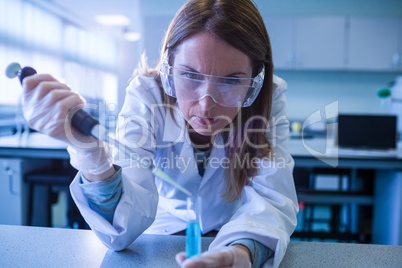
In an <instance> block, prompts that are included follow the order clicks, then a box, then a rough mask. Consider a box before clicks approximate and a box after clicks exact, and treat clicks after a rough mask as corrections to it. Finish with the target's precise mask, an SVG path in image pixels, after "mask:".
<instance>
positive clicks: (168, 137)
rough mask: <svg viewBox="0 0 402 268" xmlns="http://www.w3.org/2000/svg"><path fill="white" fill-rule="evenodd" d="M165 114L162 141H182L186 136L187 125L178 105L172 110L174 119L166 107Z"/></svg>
mask: <svg viewBox="0 0 402 268" xmlns="http://www.w3.org/2000/svg"><path fill="white" fill-rule="evenodd" d="M165 110H166V116H165V127H164V130H163V137H162V141H163V142H172V143H179V142H184V141H185V139H186V138H188V131H187V126H186V123H185V120H184V117H183V115H182V114H181V112H180V109H179V107H178V105H177V104H176V105H175V109H174V111H173V113H174V117H175V119H176V121H175V120H174V119H173V118H172V116H171V114H170V111H169V109H168V108H166V109H165Z"/></svg>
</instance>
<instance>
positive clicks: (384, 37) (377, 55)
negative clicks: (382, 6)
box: [348, 18, 399, 71]
mask: <svg viewBox="0 0 402 268" xmlns="http://www.w3.org/2000/svg"><path fill="white" fill-rule="evenodd" d="M349 27H350V28H349V53H348V68H349V69H357V70H383V71H387V70H395V69H396V68H397V65H398V63H397V62H394V61H395V55H396V53H398V47H397V46H398V30H399V20H398V19H397V18H350V25H349Z"/></svg>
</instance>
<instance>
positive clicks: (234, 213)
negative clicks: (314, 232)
mask: <svg viewBox="0 0 402 268" xmlns="http://www.w3.org/2000/svg"><path fill="white" fill-rule="evenodd" d="M161 54H162V55H161V60H160V62H159V63H158V65H157V67H156V68H154V69H151V68H147V67H146V66H145V65H144V66H143V67H142V69H141V70H139V71H137V75H136V77H134V78H133V79H132V81H131V83H130V85H129V86H128V88H127V95H126V98H125V103H124V105H123V108H122V111H121V113H120V116H119V122H118V127H117V136H118V139H119V141H120V142H121V143H122V144H124V146H127V147H129V148H130V149H131V150H132V151H133V152H134V153H135V154H137V155H138V156H140V157H143V158H148V159H152V160H153V161H154V163H155V165H157V166H158V167H159V168H160V169H162V170H163V171H164V172H165V173H166V174H168V175H169V176H170V177H171V178H173V179H174V180H176V182H177V183H179V184H180V185H181V186H183V187H184V188H186V189H187V190H189V191H190V192H191V193H192V194H193V195H195V196H199V197H201V200H202V204H201V218H200V226H201V230H202V233H203V234H204V235H210V234H216V238H215V240H214V241H213V242H212V244H211V245H210V248H209V251H208V252H206V253H204V254H202V255H200V256H195V257H191V258H188V259H185V256H184V255H183V254H178V255H177V256H176V260H177V262H178V263H179V264H180V265H181V266H182V267H251V266H252V267H260V266H262V265H264V266H275V267H277V266H278V265H279V263H280V262H281V260H282V258H283V256H284V254H285V250H286V247H287V245H288V243H289V237H290V235H291V233H292V232H293V230H294V228H295V225H296V213H297V210H298V208H297V200H296V193H295V188H294V183H293V177H292V169H293V165H294V162H293V160H292V158H291V156H290V155H289V153H288V152H287V147H286V146H287V145H286V139H287V135H288V128H289V124H288V120H287V119H286V113H285V108H286V107H285V105H286V99H285V96H284V91H285V90H286V83H285V82H284V81H283V80H282V79H280V78H279V77H277V76H275V75H273V64H272V55H271V47H270V41H269V37H268V34H267V31H266V28H265V25H264V22H263V20H262V18H261V15H260V14H259V12H258V10H257V8H256V7H255V6H254V4H253V3H252V2H251V1H250V0H236V1H233V0H190V1H188V2H187V3H186V4H185V5H184V6H183V7H182V8H181V9H180V10H179V11H178V13H177V14H176V16H175V17H174V19H173V21H172V22H171V24H170V26H169V29H168V31H167V33H166V37H165V39H164V44H163V47H162V53H161ZM24 92H25V96H24V114H25V116H26V118H27V119H28V121H29V124H30V125H31V127H33V128H34V129H37V130H39V131H41V132H43V133H46V134H48V135H50V136H52V137H55V138H58V139H61V140H64V141H66V142H68V143H69V147H68V151H69V153H70V157H71V163H72V165H73V166H74V167H75V168H77V169H78V170H79V173H78V174H77V176H76V178H75V179H74V181H73V182H72V184H71V186H70V189H71V193H72V196H73V198H74V200H75V202H76V204H77V206H78V208H79V209H80V211H81V213H82V215H83V217H84V218H85V220H86V221H87V223H88V224H89V226H90V227H91V228H92V230H93V231H94V232H95V233H96V235H97V236H98V237H99V239H100V240H101V241H102V242H103V243H104V244H105V245H106V246H108V247H109V248H111V249H114V250H122V249H124V248H126V247H127V246H129V245H130V244H131V243H132V242H133V241H134V240H135V239H136V238H137V237H138V236H139V235H140V234H142V233H144V232H145V233H152V234H175V233H179V232H181V231H183V230H184V229H185V228H186V195H185V194H184V193H182V192H180V191H178V190H177V189H176V188H174V187H173V186H171V185H170V184H168V183H165V182H164V181H163V180H161V179H160V178H158V177H157V176H154V175H153V174H152V173H151V171H149V170H148V169H145V168H142V167H140V166H138V165H136V163H135V162H133V161H130V159H129V158H127V157H125V156H124V155H123V154H121V153H118V152H115V153H114V160H113V161H112V157H111V156H110V150H109V149H108V147H107V146H105V144H103V143H99V142H98V141H96V140H95V139H93V138H92V137H88V136H84V135H83V134H79V133H77V131H74V130H72V131H73V133H72V134H73V135H74V139H71V137H69V136H68V135H67V133H68V132H67V130H68V126H69V124H67V123H66V124H65V122H66V116H67V115H68V113H69V111H70V110H71V109H72V108H73V107H76V106H79V107H82V106H83V102H82V100H81V98H80V97H79V96H78V95H77V94H75V93H73V92H71V91H70V89H69V88H68V86H67V85H65V84H62V83H59V82H58V81H57V80H55V79H54V78H53V77H51V76H49V75H44V74H42V75H35V76H32V77H29V78H26V79H25V80H24ZM65 125H66V128H65ZM120 149H121V148H120Z"/></svg>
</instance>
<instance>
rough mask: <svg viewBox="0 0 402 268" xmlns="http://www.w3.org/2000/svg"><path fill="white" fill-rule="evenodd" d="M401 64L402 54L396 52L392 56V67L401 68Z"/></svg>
mask: <svg viewBox="0 0 402 268" xmlns="http://www.w3.org/2000/svg"><path fill="white" fill-rule="evenodd" d="M401 63H402V62H401V53H399V52H395V53H394V54H392V67H393V68H398V66H400V64H401Z"/></svg>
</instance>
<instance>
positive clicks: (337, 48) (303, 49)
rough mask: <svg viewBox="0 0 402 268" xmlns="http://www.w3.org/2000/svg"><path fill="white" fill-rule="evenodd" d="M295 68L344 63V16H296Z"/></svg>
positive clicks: (320, 67)
mask: <svg viewBox="0 0 402 268" xmlns="http://www.w3.org/2000/svg"><path fill="white" fill-rule="evenodd" d="M295 41H296V68H298V69H327V70H331V69H335V70H336V69H343V68H344V67H345V18H344V17H311V18H298V19H297V20H296V38H295Z"/></svg>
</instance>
